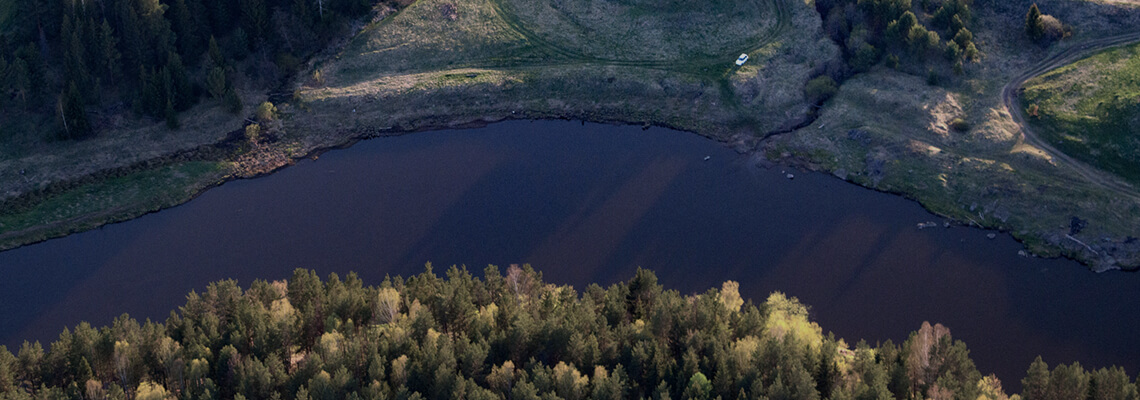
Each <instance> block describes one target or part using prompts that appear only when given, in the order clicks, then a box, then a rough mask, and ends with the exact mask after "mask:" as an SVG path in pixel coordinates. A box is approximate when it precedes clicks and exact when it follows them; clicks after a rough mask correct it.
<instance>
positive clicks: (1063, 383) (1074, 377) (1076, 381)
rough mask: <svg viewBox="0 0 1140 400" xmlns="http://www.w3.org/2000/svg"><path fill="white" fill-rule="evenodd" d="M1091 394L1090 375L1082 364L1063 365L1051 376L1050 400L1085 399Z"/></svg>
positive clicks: (1055, 369)
mask: <svg viewBox="0 0 1140 400" xmlns="http://www.w3.org/2000/svg"><path fill="white" fill-rule="evenodd" d="M1088 393H1089V375H1088V373H1086V372H1085V369H1084V368H1082V367H1081V363H1079V362H1074V363H1072V364H1071V365H1065V364H1061V365H1058V366H1057V368H1054V369H1053V372H1052V373H1050V374H1049V389H1048V392H1047V394H1046V398H1047V399H1050V400H1069V399H1083V398H1085V396H1087V395H1088Z"/></svg>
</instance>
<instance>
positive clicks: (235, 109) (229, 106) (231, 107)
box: [224, 88, 244, 114]
mask: <svg viewBox="0 0 1140 400" xmlns="http://www.w3.org/2000/svg"><path fill="white" fill-rule="evenodd" d="M224 102H225V106H226V111H229V112H230V114H238V113H240V112H241V110H242V108H243V107H244V106H243V105H242V103H241V96H238V94H237V91H235V90H234V89H233V88H230V90H229V91H226V98H225V100H224Z"/></svg>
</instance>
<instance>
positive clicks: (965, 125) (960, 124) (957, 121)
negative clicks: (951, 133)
mask: <svg viewBox="0 0 1140 400" xmlns="http://www.w3.org/2000/svg"><path fill="white" fill-rule="evenodd" d="M950 129H953V130H955V131H958V132H966V131H969V130H970V123H969V122H966V120H965V119H964V118H962V117H957V118H954V119H953V120H951V121H950Z"/></svg>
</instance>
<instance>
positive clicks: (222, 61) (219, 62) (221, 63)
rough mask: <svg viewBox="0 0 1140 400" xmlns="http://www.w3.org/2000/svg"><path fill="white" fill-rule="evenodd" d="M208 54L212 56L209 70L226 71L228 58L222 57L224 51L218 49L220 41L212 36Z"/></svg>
mask: <svg viewBox="0 0 1140 400" xmlns="http://www.w3.org/2000/svg"><path fill="white" fill-rule="evenodd" d="M207 53H208V54H209V55H210V64H211V65H210V66H207V68H210V67H214V68H222V70H223V71H224V70H225V68H226V57H225V56H224V55H222V49H221V48H219V47H218V40H217V39H215V38H214V37H213V36H210V44H209V50H208V51H207Z"/></svg>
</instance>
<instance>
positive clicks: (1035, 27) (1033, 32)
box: [1025, 3, 1045, 41]
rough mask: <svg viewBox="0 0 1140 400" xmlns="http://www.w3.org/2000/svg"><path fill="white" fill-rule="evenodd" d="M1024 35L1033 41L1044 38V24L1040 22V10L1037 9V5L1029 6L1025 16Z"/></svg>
mask: <svg viewBox="0 0 1140 400" xmlns="http://www.w3.org/2000/svg"><path fill="white" fill-rule="evenodd" d="M1025 33H1026V34H1027V35H1029V38H1030V39H1032V40H1033V41H1038V40H1041V38H1042V37H1044V36H1045V23H1044V22H1043V21H1042V20H1041V10H1039V9H1038V8H1037V3H1033V5H1031V6H1029V12H1028V13H1026V14H1025Z"/></svg>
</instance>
